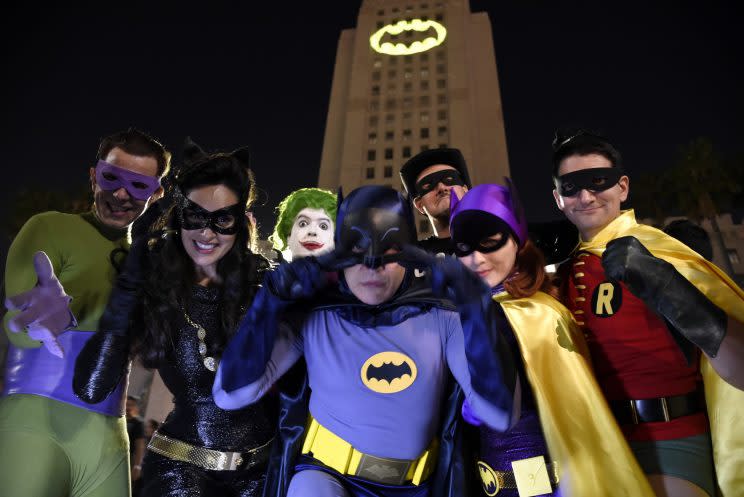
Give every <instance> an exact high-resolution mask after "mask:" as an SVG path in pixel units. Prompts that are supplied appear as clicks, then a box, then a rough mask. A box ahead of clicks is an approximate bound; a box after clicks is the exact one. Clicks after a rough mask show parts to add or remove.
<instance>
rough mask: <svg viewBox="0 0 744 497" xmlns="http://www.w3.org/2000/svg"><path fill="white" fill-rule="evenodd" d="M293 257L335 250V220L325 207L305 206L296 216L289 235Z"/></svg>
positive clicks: (289, 246) (289, 244)
mask: <svg viewBox="0 0 744 497" xmlns="http://www.w3.org/2000/svg"><path fill="white" fill-rule="evenodd" d="M287 246H288V248H289V251H290V252H291V253H292V258H293V259H296V258H298V257H306V256H308V255H314V256H318V255H320V254H323V253H325V252H329V251H331V250H333V221H331V218H330V216H328V214H327V213H326V211H324V210H323V209H311V208H310V207H305V208H304V209H302V210H301V211H300V212H299V213H298V214H297V217H295V220H294V224H293V225H292V231H291V232H290V233H289V236H288V237H287Z"/></svg>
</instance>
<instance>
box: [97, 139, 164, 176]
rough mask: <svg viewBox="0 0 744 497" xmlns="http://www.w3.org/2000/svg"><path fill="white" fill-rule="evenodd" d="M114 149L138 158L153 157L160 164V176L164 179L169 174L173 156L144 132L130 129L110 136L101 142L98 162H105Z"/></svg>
mask: <svg viewBox="0 0 744 497" xmlns="http://www.w3.org/2000/svg"><path fill="white" fill-rule="evenodd" d="M114 148H120V149H122V150H123V151H125V152H126V153H128V154H132V155H136V156H137V157H152V158H153V159H155V160H156V161H157V163H158V176H159V177H163V176H165V175H166V174H168V169H170V160H171V154H170V152H168V151H167V150H166V149H165V147H163V145H162V144H161V143H160V142H159V141H157V140H156V139H155V138H153V137H152V136H150V135H148V134H147V133H143V132H142V131H140V130H138V129H135V128H129V129H128V130H126V131H119V132H116V133H114V134H111V135H108V136H106V137H104V138H103V139H102V140H101V143H100V144H99V145H98V154H97V155H96V158H97V159H98V160H105V159H106V156H107V155H108V154H109V152H111V150H113V149H114Z"/></svg>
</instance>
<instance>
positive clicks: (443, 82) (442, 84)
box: [437, 79, 447, 90]
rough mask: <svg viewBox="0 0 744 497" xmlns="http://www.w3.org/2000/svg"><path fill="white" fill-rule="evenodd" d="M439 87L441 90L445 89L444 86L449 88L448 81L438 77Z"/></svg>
mask: <svg viewBox="0 0 744 497" xmlns="http://www.w3.org/2000/svg"><path fill="white" fill-rule="evenodd" d="M437 88H439V89H440V90H441V89H443V88H447V81H446V80H444V79H438V80H437Z"/></svg>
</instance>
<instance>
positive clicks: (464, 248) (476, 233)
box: [455, 211, 516, 257]
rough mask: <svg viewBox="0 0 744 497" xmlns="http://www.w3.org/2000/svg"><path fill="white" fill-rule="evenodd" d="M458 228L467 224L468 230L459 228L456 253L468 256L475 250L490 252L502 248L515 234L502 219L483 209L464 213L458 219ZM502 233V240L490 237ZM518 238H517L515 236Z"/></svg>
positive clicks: (460, 255)
mask: <svg viewBox="0 0 744 497" xmlns="http://www.w3.org/2000/svg"><path fill="white" fill-rule="evenodd" d="M458 222H459V224H458V228H459V227H460V226H462V227H465V226H467V230H464V229H458V230H457V237H456V238H455V255H456V256H457V257H466V256H468V255H470V254H472V253H473V252H476V251H478V252H480V253H482V254H488V253H490V252H496V251H497V250H499V249H501V248H502V247H503V246H504V245H506V243H507V242H508V241H509V238H510V237H513V236H514V234H513V232H512V230H511V228H509V225H508V224H506V223H505V222H504V221H502V220H501V219H499V218H497V217H495V216H492V215H490V214H487V213H484V212H482V211H469V212H465V213H463V214H462V215H461V216H460V218H459V219H458ZM499 233H500V234H501V239H500V240H493V239H491V238H490V237H492V236H494V235H497V234H499ZM515 239H516V238H515Z"/></svg>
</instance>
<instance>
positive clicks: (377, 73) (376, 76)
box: [372, 71, 380, 81]
mask: <svg viewBox="0 0 744 497" xmlns="http://www.w3.org/2000/svg"><path fill="white" fill-rule="evenodd" d="M372 81H380V71H375V72H373V73H372Z"/></svg>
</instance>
